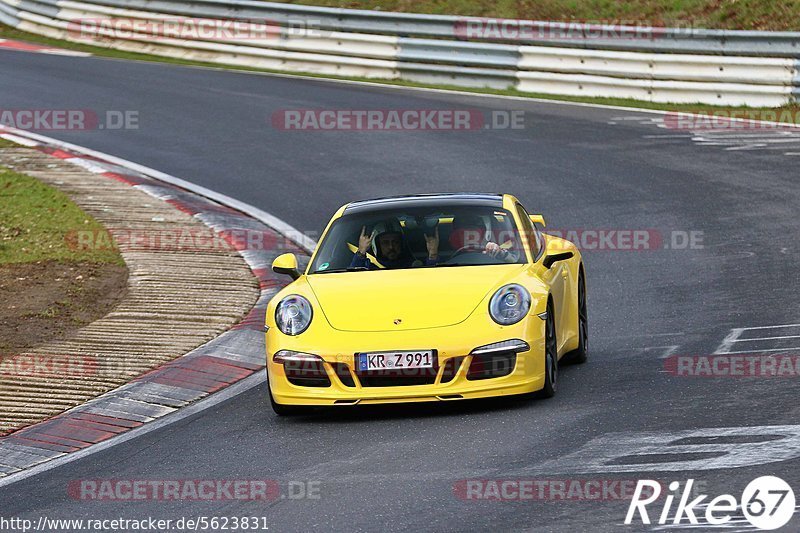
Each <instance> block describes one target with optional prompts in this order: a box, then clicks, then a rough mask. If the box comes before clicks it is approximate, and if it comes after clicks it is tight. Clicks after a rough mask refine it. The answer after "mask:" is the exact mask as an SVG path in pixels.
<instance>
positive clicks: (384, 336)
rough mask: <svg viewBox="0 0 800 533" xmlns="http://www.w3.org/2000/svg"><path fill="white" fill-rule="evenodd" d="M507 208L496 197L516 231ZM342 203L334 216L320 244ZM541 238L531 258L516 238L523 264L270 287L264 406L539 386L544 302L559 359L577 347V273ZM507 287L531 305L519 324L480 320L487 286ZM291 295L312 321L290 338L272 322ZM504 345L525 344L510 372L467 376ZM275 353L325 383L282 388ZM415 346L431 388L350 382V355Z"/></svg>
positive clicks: (304, 279)
mask: <svg viewBox="0 0 800 533" xmlns="http://www.w3.org/2000/svg"><path fill="white" fill-rule="evenodd" d="M516 205H517V200H516V199H515V198H514V197H513V196H510V195H504V196H503V206H504V208H506V209H507V210H508V211H509V212H511V213H513V214H514V217H515V222H516V224H517V227H518V228H521V227H522V225H521V221H520V220H519V215H518V213H517V211H516V209H515V207H516ZM346 207H347V206H343V207H342V208H340V209H339V210H338V211H337V213H336V214H335V215H334V217H333V219H332V220H331V222H330V223H329V224H328V226H327V227H326V230H325V232H324V233H323V235H322V237H321V240H320V242H322V239H324V238H325V235H326V234H327V232H328V230H329V229H330V228H331V224H332V223H333V221H334V220H335V219H337V218H338V217H340V216H342V214H343V213H344V211H345V208H346ZM542 238H543V240H544V242H545V249H544V252H543V253H540V254H539V257H533V255H532V252H531V249H530V246H529V244H528V243H527V241H526V239H522V240H523V242H524V247H525V253H526V255H527V261H526V262H525V263H524V264H522V263H518V264H500V265H476V266H460V267H451V268H423V269H398V270H373V271H364V272H342V273H324V274H310V275H309V274H308V273H307V272H306V273H303V274H301V275H300V277H299V278H298V279H296V280H295V281H294V282H292V283H290V284H289V285H287V286H286V287H284V288H283V289H282V290H281V291H279V292H278V293H277V294H276V295H275V296H274V297H273V298H272V300H271V301H270V303H269V305H268V307H267V309H266V367H267V373H268V380H269V388H270V393H271V395H272V398H273V400H274V402H276V403H278V404H281V405H289V406H329V405H337V404H343V405H352V404H355V403H358V404H371V403H400V402H419V401H436V400H442V401H446V400H452V399H470V398H485V397H493V396H505V395H517V394H525V393H531V392H535V391H538V390H541V389H542V388H543V387H544V384H545V346H544V344H545V320H544V319H543V318H541V317H540V315H543V314H545V313H546V311H547V302H548V297H549V298H551V299H552V302H553V308H554V313H555V315H556V316H555V325H556V339H557V346H558V357H559V359H560V358H561V357H562V356H563V355H564V354H566V353H568V352H570V351H571V350H574V349H576V348H577V347H578V344H579V336H578V293H577V285H578V273H579V270H580V269H582V268H583V267H582V259H581V254H580V252H579V251H578V249H577V248H576V247H575V246H574V244H572V243H571V242H569V241H566V240H563V239H560V238H557V237H554V236H549V235H545V234H542ZM563 252H572V254H573V255H572V257H571V258H569V259H567V260H562V261H558V262H556V263H554V264H553V265H552V266H551V267H550V268H546V267H545V266H544V265H543V262H544V258H545V257H546V256H548V255H553V254H557V253H563ZM311 263H313V257H312V260H311ZM311 263H309V264H311ZM509 283H517V284H520V285H522V286H523V287H525V288H526V289H527V290H528V292H529V293H530V295H531V307H530V311H529V313H528V315H527V316H526V317H525V318H524V319H522V320H521V321H520V322H517V323H516V324H513V325H509V326H503V325H500V324H498V323H496V322H495V321H494V320H493V319H492V317H491V316H490V314H489V301H490V299H491V297H492V295H493V294H494V293H495V292H496V290H497V289H499V288H500V287H502V286H504V285H507V284H509ZM295 294H296V295H301V296H303V297H304V298H306V299H307V300H308V301H309V302H310V304H311V306H312V309H313V313H314V315H313V319H312V320H311V323H310V325H309V326H308V328H307V329H306V330H305V331H304V332H302V333H300V334H299V335H294V336H292V335H286V334H284V333H283V332H281V331H280V330H279V329H278V327H277V326H276V322H275V309H276V306H277V304H278V303H279V302H280V301H281V300H282V299H283V298H285V297H286V296H289V295H295ZM510 339H522V340H524V341H525V342H527V344H528V345H529V347H530V349H529V350H527V351H525V352H520V353H518V354H517V356H516V362H515V365H514V368H513V371H511V372H510V373H509V374H507V375H504V376H502V377H495V378H491V379H479V380H469V379H467V371H468V369H469V368H470V364H471V362H472V357H471V356H470V353H471V352H472V351H473V350H474V349H475V348H478V347H480V346H485V345H488V344H492V343H497V342H502V341H507V340H510ZM281 350H292V351H296V352H302V353H306V354H313V355H316V356H318V357H320V358H322V360H324V361H325V364H324V370H325V373H326V374H327V377H328V379H329V381H330V386H324V387H323V386H320V387H309V386H301V385H296V384H293V383H291V382H290V381H289V379H287V376H286V373H285V368H284V365H283V364H282V363H276V362H274V361H273V356H274V355H275V353H276V352H278V351H281ZM415 350H435V353H436V356H437V357H438V363H439V365H438V366H439V373H438V375H437V377H436V379H435V381H434V382H432V383H429V384H419V385H400V386H363V385H362V384H361V383H360V381H359V379H358V376H357V375H356V372H355V368H356V360H355V358H356V354H358V353H369V352H382V351H415ZM451 358H463V359H462V360H461V363H460V365H459V367H458V372H457V373H456V374H455V377H453V378H452V379H450V380H449V381H447V382H442V369H444V368H445V366H446V364H447V361H448V360H449V359H451ZM334 364H344V365H347V367H348V368H349V369H350V370H351V371H352V372H351V376H355V379H353V380H352V383H351V384H350V385H348V384H346V383H345V382H344V381H343V380H342V379H341V378H340V376H339V375H338V374H337V372H336V371H335V369H334V366H333V365H334Z"/></svg>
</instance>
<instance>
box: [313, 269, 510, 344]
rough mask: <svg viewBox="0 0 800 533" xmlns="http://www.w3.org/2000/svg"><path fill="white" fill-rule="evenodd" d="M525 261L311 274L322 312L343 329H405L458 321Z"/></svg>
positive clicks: (465, 317)
mask: <svg viewBox="0 0 800 533" xmlns="http://www.w3.org/2000/svg"><path fill="white" fill-rule="evenodd" d="M523 268H524V265H518V264H514V265H481V266H467V267H433V268H414V269H404V270H372V271H367V272H346V273H345V272H343V273H331V274H313V275H310V276H308V277H307V278H306V281H307V283H308V285H309V286H310V287H311V290H312V291H313V292H314V296H315V297H316V299H317V302H318V303H319V305H320V307H321V310H322V313H323V314H324V315H325V318H327V320H328V322H329V323H330V325H331V326H332V327H333V328H334V329H338V330H342V331H364V332H368V331H370V332H374V331H402V330H409V329H423V328H436V327H443V326H450V325H453V324H458V323H459V322H463V321H464V320H466V319H467V317H468V316H469V315H470V314H471V313H472V311H473V310H474V309H475V308H476V307H477V306H478V305H479V304H480V303H481V301H483V299H484V298H485V297H486V296H487V294H488V293H490V292H493V291H494V290H495V289H496V288H497V287H499V286H501V285H503V284H504V283H508V282H509V280H511V279H512V278H514V277H515V276H516V275H517V274H518V273H519V271H520V270H521V269H523Z"/></svg>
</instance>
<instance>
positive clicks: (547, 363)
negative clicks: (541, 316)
mask: <svg viewBox="0 0 800 533" xmlns="http://www.w3.org/2000/svg"><path fill="white" fill-rule="evenodd" d="M544 332H545V335H544V370H545V372H544V388H542V390H541V391H539V397H540V398H552V397H553V396H555V394H556V390H557V388H558V342H557V340H556V319H555V313H554V312H553V302H552V301H548V302H547V320H546V322H545V327H544Z"/></svg>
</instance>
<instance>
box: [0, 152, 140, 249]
mask: <svg viewBox="0 0 800 533" xmlns="http://www.w3.org/2000/svg"><path fill="white" fill-rule="evenodd" d="M0 146H3V144H0ZM76 228H80V229H82V230H89V231H98V232H100V231H103V226H102V225H100V223H99V222H97V221H96V220H95V219H94V218H92V217H91V216H89V215H87V214H86V213H84V212H83V210H81V209H80V208H79V207H78V206H77V205H75V203H74V202H72V200H70V199H69V197H68V196H67V195H66V194H64V193H62V192H61V191H58V190H56V189H54V188H52V187H49V186H47V185H45V184H44V183H42V182H40V181H39V180H37V179H34V178H32V177H30V176H25V175H23V174H18V173H16V172H13V171H11V170H8V169H6V168H4V167H0V265H8V264H15V263H34V262H38V261H76V262H89V263H96V264H115V265H124V264H125V263H124V261H123V259H122V256H120V255H119V253H118V252H117V251H116V250H113V249H96V250H95V249H81V248H79V247H75V246H70V245H69V238H68V237H69V232H71V231H73V232H74V231H75V230H76ZM87 248H88V247H87Z"/></svg>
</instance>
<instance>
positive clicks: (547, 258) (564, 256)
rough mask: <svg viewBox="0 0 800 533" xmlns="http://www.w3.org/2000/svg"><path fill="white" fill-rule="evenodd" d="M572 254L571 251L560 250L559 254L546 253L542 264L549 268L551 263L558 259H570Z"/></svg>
mask: <svg viewBox="0 0 800 533" xmlns="http://www.w3.org/2000/svg"><path fill="white" fill-rule="evenodd" d="M573 255H574V254H573V253H572V252H561V253H560V254H553V255H548V256H545V258H544V261H542V264H543V265H544V267H545V268H550V267H551V266H553V263H556V262H558V261H565V260H567V259H572V256H573Z"/></svg>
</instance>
